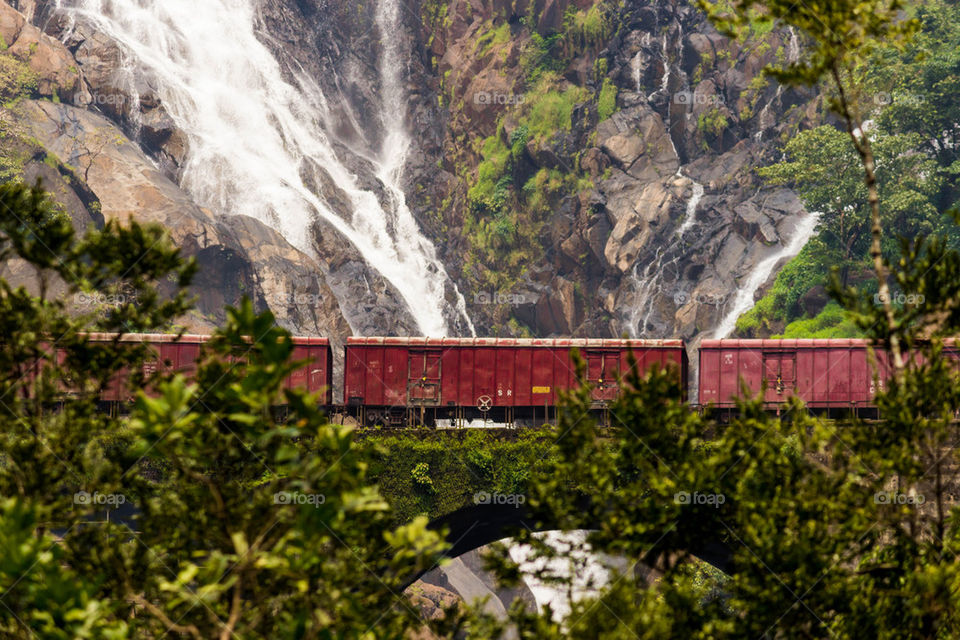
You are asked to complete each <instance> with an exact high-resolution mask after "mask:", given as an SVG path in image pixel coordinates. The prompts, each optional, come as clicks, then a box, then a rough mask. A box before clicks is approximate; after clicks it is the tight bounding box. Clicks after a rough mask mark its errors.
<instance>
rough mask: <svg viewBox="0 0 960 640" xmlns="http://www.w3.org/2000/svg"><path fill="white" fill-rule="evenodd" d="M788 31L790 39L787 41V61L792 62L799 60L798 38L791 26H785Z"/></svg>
mask: <svg viewBox="0 0 960 640" xmlns="http://www.w3.org/2000/svg"><path fill="white" fill-rule="evenodd" d="M787 31H789V32H790V40H788V41H787V62H789V63H790V64H793V63H795V62H797V61H798V60H800V38H799V37H798V36H797V31H796V29H794V28H793V27H787Z"/></svg>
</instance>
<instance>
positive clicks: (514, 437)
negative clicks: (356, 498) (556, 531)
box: [361, 430, 552, 525]
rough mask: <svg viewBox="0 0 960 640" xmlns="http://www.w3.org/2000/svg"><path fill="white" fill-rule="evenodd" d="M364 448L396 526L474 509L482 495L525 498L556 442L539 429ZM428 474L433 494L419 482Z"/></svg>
mask: <svg viewBox="0 0 960 640" xmlns="http://www.w3.org/2000/svg"><path fill="white" fill-rule="evenodd" d="M361 444H362V445H363V450H364V458H365V459H366V460H367V461H368V464H369V477H370V479H371V481H373V482H376V484H377V486H378V487H379V489H380V492H381V495H383V497H384V498H385V499H386V500H387V501H388V502H389V503H390V506H391V507H392V509H393V516H394V522H395V523H396V524H397V525H400V524H404V523H407V522H410V521H413V520H414V519H415V518H416V517H417V516H419V515H427V516H429V517H430V518H436V517H438V516H442V515H445V514H448V513H451V512H453V511H456V510H457V509H460V508H462V507H466V506H470V505H473V504H474V498H473V497H474V495H475V494H476V493H478V492H487V493H500V494H503V495H525V494H526V493H527V491H528V483H529V481H530V479H531V478H533V477H537V476H538V475H539V474H541V473H545V472H546V470H547V469H549V466H550V464H551V460H552V457H551V446H552V438H551V436H550V434H549V433H547V432H543V431H538V430H525V431H523V432H521V433H511V434H499V433H491V432H487V431H483V430H470V431H469V432H468V433H465V434H464V433H462V432H442V431H441V432H437V433H435V434H429V435H369V434H368V435H366V436H364V439H363V440H362V441H361ZM418 470H419V471H418ZM425 471H426V473H427V474H428V475H429V477H428V479H429V481H430V483H431V484H432V489H430V490H424V489H423V484H422V483H421V482H420V480H419V479H418V478H420V477H422V476H423V475H424V472H425Z"/></svg>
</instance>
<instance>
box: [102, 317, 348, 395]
mask: <svg viewBox="0 0 960 640" xmlns="http://www.w3.org/2000/svg"><path fill="white" fill-rule="evenodd" d="M88 338H89V340H90V342H93V343H97V342H103V343H106V342H113V340H114V339H115V338H116V336H114V335H112V334H106V333H93V334H90V335H89V336H88ZM209 339H210V336H201V335H184V336H180V337H179V338H178V337H177V336H176V335H167V334H127V335H124V336H123V338H122V340H121V342H125V343H143V344H147V345H148V346H149V347H150V349H151V351H152V352H153V355H154V357H153V358H151V359H148V360H146V361H145V362H144V364H143V373H144V374H145V375H152V374H153V373H155V372H156V371H158V370H161V371H167V372H179V373H183V374H185V375H186V376H187V377H188V378H189V377H191V376H192V375H193V374H194V373H195V372H196V370H197V358H198V357H199V355H200V348H201V346H202V345H203V344H204V343H205V342H207V341H208V340H209ZM293 344H294V349H293V359H294V360H298V361H299V360H306V361H308V362H307V364H306V365H305V366H303V367H301V368H300V369H298V370H297V371H295V372H294V373H293V374H292V375H291V376H290V377H289V378H288V379H287V381H286V384H285V386H286V387H287V388H300V389H305V390H306V391H309V392H310V393H316V392H319V391H323V392H324V395H323V404H324V405H328V406H329V405H332V404H333V351H332V349H331V348H330V341H329V340H328V339H326V338H293ZM126 378H127V375H126V374H125V373H121V375H120V376H117V378H116V379H114V380H113V381H112V382H111V384H110V387H109V388H108V389H107V390H106V391H105V392H104V394H103V396H102V401H103V402H108V403H116V402H127V401H129V400H130V399H131V396H132V392H131V391H130V390H129V386H128V385H127V381H126Z"/></svg>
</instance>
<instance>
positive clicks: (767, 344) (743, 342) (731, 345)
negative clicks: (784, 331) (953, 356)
mask: <svg viewBox="0 0 960 640" xmlns="http://www.w3.org/2000/svg"><path fill="white" fill-rule="evenodd" d="M956 342H957V340H956V338H945V339H944V340H943V343H944V344H945V345H947V346H951V347H952V346H956ZM871 345H872V346H875V347H879V346H882V345H880V344H879V343H876V342H873V341H871V340H865V339H863V338H797V339H770V338H764V339H760V338H749V339H739V338H724V339H723V340H704V341H702V342H701V343H700V348H701V349H803V348H820V349H822V348H824V347H831V348H838V347H839V348H843V347H847V348H851V347H852V348H866V347H868V346H871Z"/></svg>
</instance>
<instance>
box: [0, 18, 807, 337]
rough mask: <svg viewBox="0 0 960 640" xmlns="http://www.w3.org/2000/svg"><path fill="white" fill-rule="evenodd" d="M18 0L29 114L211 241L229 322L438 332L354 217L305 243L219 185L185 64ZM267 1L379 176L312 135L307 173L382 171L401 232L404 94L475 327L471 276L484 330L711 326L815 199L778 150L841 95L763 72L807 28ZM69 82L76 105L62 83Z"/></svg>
mask: <svg viewBox="0 0 960 640" xmlns="http://www.w3.org/2000/svg"><path fill="white" fill-rule="evenodd" d="M62 4H63V5H64V6H66V7H69V5H71V4H75V3H71V2H66V1H65V2H63V3H62ZM348 4H349V6H348ZM12 5H13V6H12V7H11V6H7V5H3V4H0V27H2V29H3V32H2V35H3V37H4V39H5V42H7V43H8V44H9V43H12V45H11V51H19V52H21V53H24V52H26V53H25V54H24V57H25V58H28V59H29V60H30V64H31V65H35V66H37V67H39V68H41V70H42V73H41V75H42V76H43V77H44V82H45V83H46V84H43V83H41V85H40V87H39V88H38V91H39V95H37V96H36V97H37V98H41V100H38V101H36V102H33V103H31V104H30V105H29V108H28V109H27V111H26V115H25V117H26V119H27V120H28V121H29V122H30V123H31V127H33V129H34V130H35V131H36V137H37V138H38V140H39V141H40V142H41V143H42V144H43V145H44V146H46V147H47V148H49V149H51V150H52V151H53V152H54V153H56V154H57V156H58V157H59V158H60V159H62V161H63V162H64V163H65V164H66V165H69V166H71V167H74V168H76V169H82V171H78V173H83V174H84V179H83V182H84V183H85V185H86V187H87V188H88V190H89V192H90V193H91V194H92V197H94V198H96V200H97V201H98V202H99V203H101V204H100V207H101V208H102V215H103V216H104V217H126V216H130V215H136V216H138V217H141V218H144V219H149V220H154V221H157V222H160V223H161V224H164V225H165V226H167V227H168V228H169V229H170V230H171V232H172V234H173V236H174V238H175V239H176V241H177V242H178V243H180V244H181V245H182V246H183V247H184V249H185V252H186V253H188V254H189V255H195V256H197V257H198V259H201V261H202V262H203V264H204V266H205V267H206V268H204V269H203V270H202V274H203V277H204V278H205V280H204V282H202V283H201V285H200V286H199V287H198V288H197V290H198V292H199V293H200V294H201V296H200V311H201V312H202V313H203V315H204V316H205V318H206V319H207V321H215V320H216V318H217V317H218V316H217V314H218V313H219V311H218V309H219V305H221V304H222V303H224V302H232V301H234V300H235V299H236V297H237V296H239V295H242V294H243V293H252V294H253V295H254V296H255V297H256V298H257V299H258V300H259V302H260V304H261V305H264V306H270V307H271V308H273V309H274V311H275V312H277V313H278V316H279V317H280V319H281V321H282V322H283V323H284V324H285V325H286V326H289V327H290V328H291V329H293V330H295V331H299V332H308V333H321V334H326V335H332V336H335V337H343V336H345V335H346V334H348V333H350V332H357V333H366V334H372V333H388V334H389V333H398V334H403V333H415V332H417V330H418V328H419V327H418V324H417V320H416V319H415V318H414V316H416V315H417V309H416V305H412V304H411V303H410V298H409V292H406V291H404V290H403V289H404V287H403V286H402V285H398V280H397V279H396V278H392V279H391V277H390V276H391V274H390V273H389V267H388V268H387V269H384V268H383V267H382V264H381V268H380V270H378V269H376V268H373V267H371V264H370V261H369V260H366V259H365V258H368V257H369V256H364V255H362V253H361V251H360V250H359V249H358V248H357V243H356V242H351V241H349V239H348V235H349V233H348V235H345V234H344V231H343V226H342V225H340V224H339V223H337V222H336V220H333V221H331V219H325V218H323V216H316V217H315V219H314V222H313V223H312V226H311V232H310V236H311V247H310V248H309V251H304V250H298V249H295V248H294V247H293V246H291V245H290V244H289V243H287V242H286V241H285V240H284V239H283V238H282V237H281V236H280V235H279V234H278V233H276V232H274V231H273V230H272V229H270V228H269V226H268V225H265V224H263V223H262V222H258V221H257V220H254V219H252V218H249V217H246V218H245V217H242V216H240V217H233V216H229V215H227V214H228V212H225V211H216V210H213V209H205V208H203V207H200V206H198V205H197V197H196V193H195V192H194V191H191V189H190V188H189V186H190V180H189V178H190V176H189V172H190V171H191V168H190V166H191V165H190V159H191V149H192V145H196V144H197V140H196V139H194V138H192V137H191V133H190V131H188V130H185V128H184V127H183V126H180V125H178V122H180V121H179V120H178V114H177V113H176V112H175V110H174V111H171V110H170V107H169V105H168V104H165V103H164V100H163V93H164V92H163V91H162V90H161V89H162V81H163V79H162V78H158V77H156V74H155V73H151V71H150V69H149V66H147V65H141V64H138V63H137V61H136V60H135V59H132V58H131V56H130V55H128V53H126V52H125V51H124V50H123V47H122V46H121V45H119V44H118V43H117V42H115V41H114V40H112V39H111V38H109V37H108V36H107V35H106V34H105V33H104V32H103V31H102V30H98V29H97V28H96V26H95V23H94V22H91V21H85V20H83V19H82V17H81V19H77V15H76V14H71V13H69V12H64V11H58V10H56V6H55V5H57V3H56V2H52V1H49V0H19V1H14V2H12ZM17 9H19V12H18V11H17ZM389 10H393V11H396V15H395V16H394V18H395V20H394V21H393V22H385V18H384V15H383V14H384V12H385V11H389ZM254 20H255V23H256V25H257V29H256V35H257V39H258V40H259V41H260V42H262V43H264V44H265V45H266V46H267V47H268V49H269V51H270V52H271V53H272V54H273V56H274V57H275V59H276V62H277V64H278V65H279V69H280V72H281V73H282V75H283V77H284V79H285V80H286V81H287V82H288V83H289V85H290V86H292V87H296V88H298V89H299V90H300V91H302V92H304V93H307V94H309V95H308V97H309V99H310V100H309V102H311V104H313V103H316V104H317V105H318V106H317V113H318V114H319V115H318V116H317V120H316V121H315V126H317V127H319V128H320V129H321V130H322V132H323V134H324V136H325V137H324V140H326V141H329V145H330V149H331V150H332V154H333V156H332V157H334V158H335V159H336V162H337V163H338V165H342V166H343V167H345V168H346V170H348V171H349V172H350V173H351V174H352V175H353V176H354V178H355V182H356V184H355V185H353V186H351V187H350V188H346V187H345V186H344V185H343V184H340V183H338V179H337V178H336V177H335V176H336V175H338V174H336V173H335V172H333V171H332V170H329V168H328V167H324V166H314V165H316V164H317V163H316V162H314V161H312V160H311V159H310V158H301V169H300V171H299V173H300V177H301V178H302V180H303V184H304V186H305V188H306V189H308V190H309V191H311V192H312V193H314V194H317V196H318V197H319V198H322V200H323V202H324V203H325V204H327V205H328V206H329V207H330V208H331V209H332V210H334V213H335V214H336V215H337V216H339V217H340V219H341V220H344V221H346V222H348V223H349V222H350V221H351V220H355V218H356V216H357V215H358V210H357V205H356V198H357V195H356V192H357V190H360V191H362V192H363V194H365V196H364V197H369V198H372V199H373V201H374V202H377V203H379V207H380V208H381V209H382V210H383V211H384V212H386V214H385V215H387V216H388V217H389V218H390V219H389V220H388V221H387V223H386V226H387V228H388V231H390V232H392V233H393V234H394V237H397V236H398V235H400V234H401V233H402V230H401V229H400V223H399V222H397V220H398V218H397V216H399V214H398V213H396V212H397V211H398V209H397V202H396V199H397V195H396V193H393V192H392V191H391V185H392V183H391V181H390V179H389V177H387V176H385V169H384V167H385V166H387V165H388V164H389V163H385V161H384V159H383V157H384V155H385V151H384V150H385V149H388V148H389V147H390V144H391V140H390V136H391V135H392V133H394V132H393V131H392V129H391V123H390V119H391V117H393V116H392V115H391V114H394V115H396V116H398V117H399V118H401V120H402V123H403V128H404V129H405V130H406V131H407V132H408V133H409V134H410V144H409V147H408V148H405V150H404V152H403V154H402V166H401V167H400V169H399V173H398V176H399V177H398V178H397V184H398V185H399V187H400V189H401V190H402V193H403V196H405V200H406V204H407V205H409V207H410V209H411V210H412V213H413V217H414V218H415V219H416V222H417V224H418V225H419V227H420V230H421V231H422V232H423V234H424V235H425V236H426V239H427V241H429V242H430V243H432V245H433V246H434V247H435V248H436V254H437V256H438V257H439V262H440V263H442V268H445V270H446V272H447V273H446V274H442V275H444V276H446V275H447V274H448V275H449V278H448V279H447V281H448V282H447V284H446V285H444V287H443V289H444V290H443V292H442V299H441V302H440V304H441V306H444V307H446V310H445V311H444V318H445V319H446V326H447V327H448V330H449V331H451V332H454V333H467V332H468V331H469V327H468V325H467V323H465V322H464V321H463V319H462V314H459V315H458V312H456V306H457V305H458V302H459V299H458V297H457V295H456V288H459V290H460V291H461V292H463V294H464V297H465V299H466V311H467V315H469V317H470V318H471V319H472V320H473V323H474V324H475V325H476V330H477V332H478V333H480V334H489V333H499V334H524V333H526V334H534V335H591V336H618V335H622V334H624V333H627V334H631V335H637V336H647V337H666V336H682V337H685V338H695V337H698V336H701V335H703V334H704V333H705V332H709V331H711V330H712V329H713V328H714V327H715V326H717V324H718V323H719V322H720V320H721V318H723V317H724V315H725V314H727V313H729V311H730V310H731V308H732V306H733V293H734V292H736V291H737V290H738V289H739V288H740V286H742V284H743V283H744V282H745V281H746V280H747V278H748V275H749V274H751V273H752V272H754V270H755V269H756V267H757V265H758V264H759V263H761V262H762V261H764V260H765V259H767V258H769V257H770V256H771V255H776V253H777V252H778V251H779V250H780V249H781V247H782V246H783V245H784V244H785V243H786V241H787V240H788V239H789V238H791V237H792V235H793V233H794V230H795V229H796V228H797V224H798V221H799V220H801V219H802V218H803V216H804V212H803V210H802V207H801V205H800V203H799V202H798V201H797V199H796V198H795V197H794V196H793V194H792V193H790V192H789V191H787V190H783V189H779V190H770V189H764V188H763V186H762V185H761V184H760V182H759V181H758V179H757V178H756V176H755V174H754V171H753V169H754V167H756V166H757V165H763V164H765V163H768V162H770V161H771V160H772V159H773V154H774V153H775V148H776V144H777V141H778V140H780V139H782V138H783V137H784V136H789V135H790V134H791V133H792V132H793V131H795V130H796V129H797V128H798V127H800V126H804V125H805V124H809V123H810V122H813V121H816V120H817V119H818V118H819V117H820V114H819V112H818V103H817V101H816V100H815V99H814V98H815V97H814V96H813V95H804V94H802V93H799V92H796V91H787V90H783V89H781V88H779V87H777V86H776V85H775V83H773V81H770V82H767V81H765V80H764V79H763V78H761V77H760V76H759V71H760V69H761V68H762V67H763V66H764V65H765V64H767V63H770V62H775V61H789V60H790V59H791V57H792V56H796V55H798V44H797V42H796V41H795V39H794V38H792V36H791V34H790V33H777V32H769V33H764V32H758V33H756V34H754V37H752V38H750V39H748V40H747V41H746V42H745V43H736V42H731V41H729V40H727V39H726V38H723V37H721V36H719V35H718V34H717V33H716V32H715V31H713V30H712V28H711V27H710V26H709V25H708V24H707V23H706V20H705V18H704V17H703V15H702V14H700V13H699V12H698V11H696V10H695V9H694V8H693V7H691V6H690V5H689V4H687V3H686V2H682V1H675V0H657V1H655V2H653V3H647V2H641V1H640V0H626V1H625V2H622V3H621V2H607V1H605V0H595V1H591V0H449V1H446V0H423V1H422V2H421V1H420V0H407V1H405V2H399V1H394V0H362V1H360V2H355V3H335V2H328V1H326V0H278V1H276V2H269V3H267V2H261V3H258V4H256V12H255V14H254ZM31 23H32V24H31ZM385 24H387V25H393V30H392V31H391V32H390V33H385V29H384V25H385ZM41 30H43V31H44V32H46V34H49V36H48V35H44V34H42V33H41ZM21 40H23V42H21ZM61 41H62V43H63V44H61ZM31 42H36V43H37V47H36V48H35V50H34V52H33V54H32V56H31V55H27V54H29V53H30V51H31V45H30V43H31ZM385 61H386V62H387V63H388V64H389V65H393V66H390V67H389V68H388V69H386V70H385V65H384V62H385ZM392 84H396V85H397V86H396V87H392ZM54 87H56V89H55V90H54ZM158 87H159V88H158ZM311 87H313V88H311ZM55 93H56V95H57V98H58V100H59V102H60V104H54V103H53V102H45V101H43V100H42V98H43V96H44V95H47V96H49V97H52V96H53V95H54V94H55ZM398 95H399V96H402V97H403V99H402V101H400V100H396V96H398ZM388 97H392V98H391V99H394V100H395V101H396V104H392V103H388V100H387V98H388ZM237 99H238V100H239V99H241V98H240V97H238V98H237ZM554 122H555V123H558V125H559V126H556V127H555V128H553V129H550V128H549V127H545V126H544V125H549V124H551V123H554ZM541 129H545V130H541ZM105 140H106V141H108V142H107V143H104V141H105ZM183 185H187V188H186V189H184V188H183ZM85 197H86V198H87V199H88V200H89V199H90V197H91V196H85ZM77 200H78V201H79V202H81V203H82V202H83V201H84V198H82V197H80V196H79V195H78V196H77ZM77 206H80V205H77ZM86 208H87V209H89V207H86ZM278 215H281V216H282V215H283V212H282V211H281V212H279V214H278ZM347 231H348V232H349V229H348V230H347ZM428 249H429V248H428ZM428 249H424V251H425V252H426V253H429V251H428ZM308 254H310V255H308ZM422 264H424V265H425V267H424V269H425V271H423V272H422V273H424V274H434V275H435V274H437V267H435V266H431V265H432V263H430V262H429V260H427V261H426V262H422ZM438 264H439V263H438ZM774 273H775V272H774ZM385 274H386V275H385ZM431 277H432V276H431ZM441 279H442V278H441ZM405 294H407V295H406V297H405ZM425 302H426V301H425ZM429 304H435V303H434V302H429Z"/></svg>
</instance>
